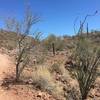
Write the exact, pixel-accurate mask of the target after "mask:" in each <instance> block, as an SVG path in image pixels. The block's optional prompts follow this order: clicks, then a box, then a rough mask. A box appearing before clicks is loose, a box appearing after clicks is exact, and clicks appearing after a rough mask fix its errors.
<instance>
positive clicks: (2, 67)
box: [0, 54, 17, 100]
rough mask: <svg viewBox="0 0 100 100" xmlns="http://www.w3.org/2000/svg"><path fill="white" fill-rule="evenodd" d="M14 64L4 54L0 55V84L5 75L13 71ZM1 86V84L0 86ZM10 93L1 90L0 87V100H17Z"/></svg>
mask: <svg viewBox="0 0 100 100" xmlns="http://www.w3.org/2000/svg"><path fill="white" fill-rule="evenodd" d="M14 66H15V65H14V63H13V61H12V60H11V58H10V57H9V56H8V55H6V54H0V83H2V81H3V79H4V78H5V77H6V76H7V75H11V74H12V72H13V71H14ZM0 85H1V84H0ZM15 98H16V97H14V96H12V94H11V93H10V92H7V91H6V90H4V89H2V87H1V86H0V100H17V98H16V99H15Z"/></svg>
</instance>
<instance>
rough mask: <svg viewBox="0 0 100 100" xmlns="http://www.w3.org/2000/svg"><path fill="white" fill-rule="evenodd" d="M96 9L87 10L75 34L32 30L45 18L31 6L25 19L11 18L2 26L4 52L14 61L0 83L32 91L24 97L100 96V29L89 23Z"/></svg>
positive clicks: (95, 99)
mask: <svg viewBox="0 0 100 100" xmlns="http://www.w3.org/2000/svg"><path fill="white" fill-rule="evenodd" d="M96 14H97V11H96V12H95V13H94V14H87V15H86V16H85V18H84V19H83V21H81V22H80V26H79V30H78V32H76V30H75V27H74V32H75V35H74V36H67V35H66V36H56V35H54V34H50V35H48V36H47V37H46V38H43V39H40V38H41V35H42V34H41V33H42V32H39V31H32V30H31V29H32V27H34V25H36V24H37V23H38V22H40V21H41V18H40V17H39V16H37V15H35V14H34V13H32V10H31V9H30V7H29V6H28V7H26V10H25V14H24V18H22V20H21V21H19V20H17V18H13V17H12V18H7V19H6V20H5V27H4V29H0V57H1V58H2V56H3V54H5V55H6V56H5V55H4V56H5V57H4V59H5V61H7V62H9V59H10V61H12V62H13V66H11V65H10V64H9V63H7V64H8V65H9V67H10V66H11V68H10V69H4V70H8V71H7V72H6V75H5V76H4V77H2V76H0V77H2V78H3V79H2V82H1V83H0V85H1V86H0V88H3V89H4V90H6V92H8V91H11V90H16V91H17V93H16V95H19V94H18V93H19V91H20V93H22V94H24V93H26V94H27V93H29V94H28V95H30V96H26V98H27V99H25V100H100V31H98V30H93V31H89V26H88V24H86V20H87V18H91V16H95V15H96ZM75 25H76V23H74V26H75ZM85 25H86V29H84V26H85ZM85 30H86V31H85ZM1 54H2V55H1ZM7 58H8V60H7ZM2 61H3V60H1V63H2ZM3 62H4V61H3ZM5 63H6V62H5ZM10 63H11V62H10ZM2 66H4V68H5V66H6V65H2ZM0 67H1V66H0ZM2 73H5V72H4V71H3V72H2ZM0 81H1V80H0ZM26 90H27V92H26ZM30 97H31V99H30ZM13 100H15V99H13ZM22 100H23V99H22Z"/></svg>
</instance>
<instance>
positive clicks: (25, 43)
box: [6, 7, 40, 81]
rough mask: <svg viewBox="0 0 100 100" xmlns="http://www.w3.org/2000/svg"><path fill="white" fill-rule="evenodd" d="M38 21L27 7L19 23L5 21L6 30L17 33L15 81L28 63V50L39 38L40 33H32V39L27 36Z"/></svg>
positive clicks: (10, 20)
mask: <svg viewBox="0 0 100 100" xmlns="http://www.w3.org/2000/svg"><path fill="white" fill-rule="evenodd" d="M39 21H40V17H39V16H37V15H34V14H33V13H32V11H31V9H30V8H29V7H27V9H26V12H25V17H24V20H23V21H22V22H21V21H20V22H19V21H17V20H16V19H14V18H13V19H11V18H10V19H7V21H6V26H7V29H8V30H9V31H14V32H16V33H17V46H16V51H17V52H16V56H17V57H16V81H19V77H20V74H21V72H22V71H23V69H24V68H25V66H26V65H27V64H28V63H29V54H30V50H31V49H32V47H33V46H34V43H33V41H35V39H36V40H37V39H38V38H39V37H40V32H34V33H33V38H32V37H30V36H29V35H30V30H31V28H32V27H33V25H34V24H36V23H37V22H39ZM31 35H32V34H31ZM33 39H34V40H33Z"/></svg>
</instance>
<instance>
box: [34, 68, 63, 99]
mask: <svg viewBox="0 0 100 100" xmlns="http://www.w3.org/2000/svg"><path fill="white" fill-rule="evenodd" d="M32 79H33V83H35V84H36V86H37V87H39V88H40V89H42V90H46V91H48V93H50V94H52V95H53V96H54V97H56V98H59V97H60V95H61V94H62V92H63V91H62V87H61V86H59V84H57V83H55V80H54V79H53V76H52V75H51V73H50V71H49V70H48V68H47V67H45V66H38V68H37V70H36V71H35V72H33V75H32Z"/></svg>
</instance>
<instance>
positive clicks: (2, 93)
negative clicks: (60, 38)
mask: <svg viewBox="0 0 100 100" xmlns="http://www.w3.org/2000/svg"><path fill="white" fill-rule="evenodd" d="M9 53H10V52H8V51H5V52H4V51H3V50H0V100H56V99H54V97H53V96H52V95H50V94H48V93H47V92H43V91H41V90H36V88H33V86H32V85H26V84H22V83H20V84H13V85H12V84H10V85H9V87H8V86H2V84H3V82H4V79H8V78H10V79H11V80H12V79H13V78H14V77H15V74H14V72H15V63H14V62H15V61H14V60H13V57H10V56H9V55H8V54H9ZM67 55H68V53H67V52H60V53H58V54H57V55H55V57H54V56H50V57H49V58H48V60H47V62H46V64H49V65H50V64H51V65H52V64H53V63H55V62H61V63H63V64H64V62H65V61H66V59H67V58H66V56H67ZM25 70H27V71H28V72H29V73H30V72H31V70H29V69H25ZM67 72H68V71H67ZM54 75H55V80H56V81H57V82H59V83H61V85H62V86H63V91H64V96H65V97H66V96H67V97H68V96H69V98H68V100H78V99H77V96H79V90H78V83H77V81H76V80H75V79H73V78H72V77H70V75H69V72H68V75H67V79H65V78H64V77H62V75H60V74H59V73H55V74H54ZM74 94H75V95H74ZM72 97H75V98H76V99H73V98H72ZM59 100H65V98H64V99H59ZM87 100H100V77H98V78H97V80H96V82H95V84H94V86H93V88H92V89H91V91H90V93H89V96H88V98H87Z"/></svg>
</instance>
